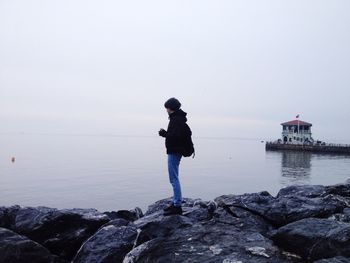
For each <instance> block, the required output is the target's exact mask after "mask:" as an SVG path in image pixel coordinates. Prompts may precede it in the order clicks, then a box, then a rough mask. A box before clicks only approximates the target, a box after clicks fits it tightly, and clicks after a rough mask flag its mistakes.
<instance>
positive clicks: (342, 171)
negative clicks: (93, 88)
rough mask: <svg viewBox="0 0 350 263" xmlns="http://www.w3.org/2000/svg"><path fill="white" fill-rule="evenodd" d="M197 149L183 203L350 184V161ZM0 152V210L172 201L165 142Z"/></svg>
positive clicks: (83, 141) (93, 140)
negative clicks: (188, 199)
mask: <svg viewBox="0 0 350 263" xmlns="http://www.w3.org/2000/svg"><path fill="white" fill-rule="evenodd" d="M194 141H195V146H196V157H195V159H191V158H183V159H182V161H181V168H180V173H181V174H180V178H181V183H182V187H183V195H184V197H192V198H202V199H204V200H211V199H213V198H215V197H217V196H219V195H223V194H242V193H246V192H257V191H262V190H267V191H269V192H270V193H271V194H276V193H277V191H278V190H279V189H280V188H281V187H284V186H287V185H291V184H335V183H341V182H344V181H345V180H346V179H348V178H349V177H350V157H349V156H348V157H347V156H336V155H317V154H310V153H300V152H265V145H264V144H263V143H261V142H260V141H258V140H238V139H208V138H194ZM0 146H1V149H0V206H1V205H13V204H20V205H22V206H38V205H44V206H50V207H57V208H73V207H81V208H90V207H93V208H97V209H99V210H101V211H105V210H118V209H131V208H134V207H135V206H139V207H141V208H142V209H143V210H144V209H145V208H146V207H147V206H148V205H149V204H151V203H152V202H154V201H157V200H159V199H162V198H166V197H169V196H171V195H172V192H171V186H170V184H169V180H168V174H167V166H166V154H165V149H164V141H163V139H162V138H160V137H118V136H63V135H4V134H2V135H0ZM12 156H15V157H16V161H15V162H14V163H13V162H11V157H12Z"/></svg>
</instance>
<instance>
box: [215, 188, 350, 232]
mask: <svg viewBox="0 0 350 263" xmlns="http://www.w3.org/2000/svg"><path fill="white" fill-rule="evenodd" d="M293 191H294V190H293ZM215 201H216V202H217V203H218V205H219V206H221V207H239V208H242V209H245V210H247V211H250V212H251V213H253V214H256V215H259V216H261V217H262V218H264V219H265V220H267V221H269V222H270V223H271V224H273V225H274V226H283V225H285V224H288V223H291V222H294V221H297V220H300V219H303V218H308V217H327V216H330V215H332V214H334V213H339V212H342V211H343V209H344V208H345V207H346V206H347V203H346V202H345V201H344V200H341V199H339V198H338V197H337V196H333V195H327V196H325V197H313V198H309V197H305V196H303V195H294V194H292V193H289V194H286V191H285V192H284V193H283V192H282V193H280V194H279V196H278V197H276V198H275V197H273V196H271V195H270V194H269V193H267V192H260V193H252V194H243V195H223V196H220V197H217V198H215Z"/></svg>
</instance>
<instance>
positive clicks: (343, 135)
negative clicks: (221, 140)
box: [0, 0, 350, 142]
mask: <svg viewBox="0 0 350 263" xmlns="http://www.w3.org/2000/svg"><path fill="white" fill-rule="evenodd" d="M349 14H350V1H348V0H343V1H340V0H328V1H321V0H315V1H305V0H301V1H295V0H294V1H281V0H276V1H261V0H256V1H253V0H252V1H249V0H242V1H233V0H229V1H205V0H199V1H189V0H185V1H180V0H177V1H165V0H161V1H103V0H102V1H101V0H99V1H97V0H96V1H87V0H74V1H72V0H70V1H68V0H60V1H48V0H47V1H33V0H32V1H25V0H23V1H16V0H0V123H1V125H0V132H44V133H69V134H70V133H72V134H77V133H84V134H95V133H107V134H131V135H146V136H149V135H154V134H156V132H157V131H158V129H159V128H161V127H164V128H166V124H167V116H166V114H165V110H164V108H163V103H164V101H165V100H166V99H167V98H169V97H172V96H175V97H177V98H179V99H180V101H181V102H182V104H183V109H184V110H185V111H187V112H188V114H189V115H188V117H189V119H190V121H189V123H190V124H191V126H192V129H193V131H194V134H195V135H197V136H229V137H259V138H260V137H264V138H265V137H267V138H275V137H278V136H279V135H280V130H281V127H280V125H279V124H280V123H281V122H284V121H288V120H291V119H293V118H294V117H295V115H296V114H300V115H301V119H302V120H305V121H309V122H312V123H313V124H314V127H313V128H314V137H315V138H319V139H328V140H339V141H344V142H350V138H349V134H350V122H349V118H350V104H349V97H350V89H349V88H350V87H349V84H350V74H349V72H350V16H349Z"/></svg>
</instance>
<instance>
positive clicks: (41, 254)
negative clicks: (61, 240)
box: [0, 228, 64, 263]
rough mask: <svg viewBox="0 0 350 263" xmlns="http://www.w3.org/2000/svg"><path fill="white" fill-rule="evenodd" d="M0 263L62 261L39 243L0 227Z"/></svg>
mask: <svg viewBox="0 0 350 263" xmlns="http://www.w3.org/2000/svg"><path fill="white" fill-rule="evenodd" d="M0 255H1V256H0V263H28V262H35V263H63V262H64V261H63V260H61V259H59V258H58V257H57V256H55V255H52V254H51V253H50V252H49V251H48V250H47V249H46V248H44V247H43V246H41V245H40V244H38V243H36V242H34V241H32V240H29V239H28V238H26V237H24V236H21V235H18V234H16V233H15V232H13V231H11V230H8V229H5V228H0Z"/></svg>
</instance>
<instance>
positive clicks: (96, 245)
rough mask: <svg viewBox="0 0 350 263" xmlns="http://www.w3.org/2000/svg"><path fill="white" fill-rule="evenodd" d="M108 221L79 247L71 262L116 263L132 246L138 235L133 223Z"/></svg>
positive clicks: (121, 259)
mask: <svg viewBox="0 0 350 263" xmlns="http://www.w3.org/2000/svg"><path fill="white" fill-rule="evenodd" d="M120 222H121V221H114V224H113V223H108V224H107V225H105V226H104V227H102V228H101V229H100V230H99V231H97V232H96V233H95V234H94V235H93V236H92V237H90V238H89V239H88V240H87V241H86V242H85V243H84V244H83V245H82V247H81V248H80V249H79V251H78V253H77V255H76V257H75V258H74V260H73V263H118V262H123V259H124V257H125V255H126V254H127V253H128V252H129V251H130V250H131V249H132V248H133V247H134V245H135V243H136V239H137V236H138V231H137V228H136V227H135V226H134V225H133V224H128V225H119V223H120Z"/></svg>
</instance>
